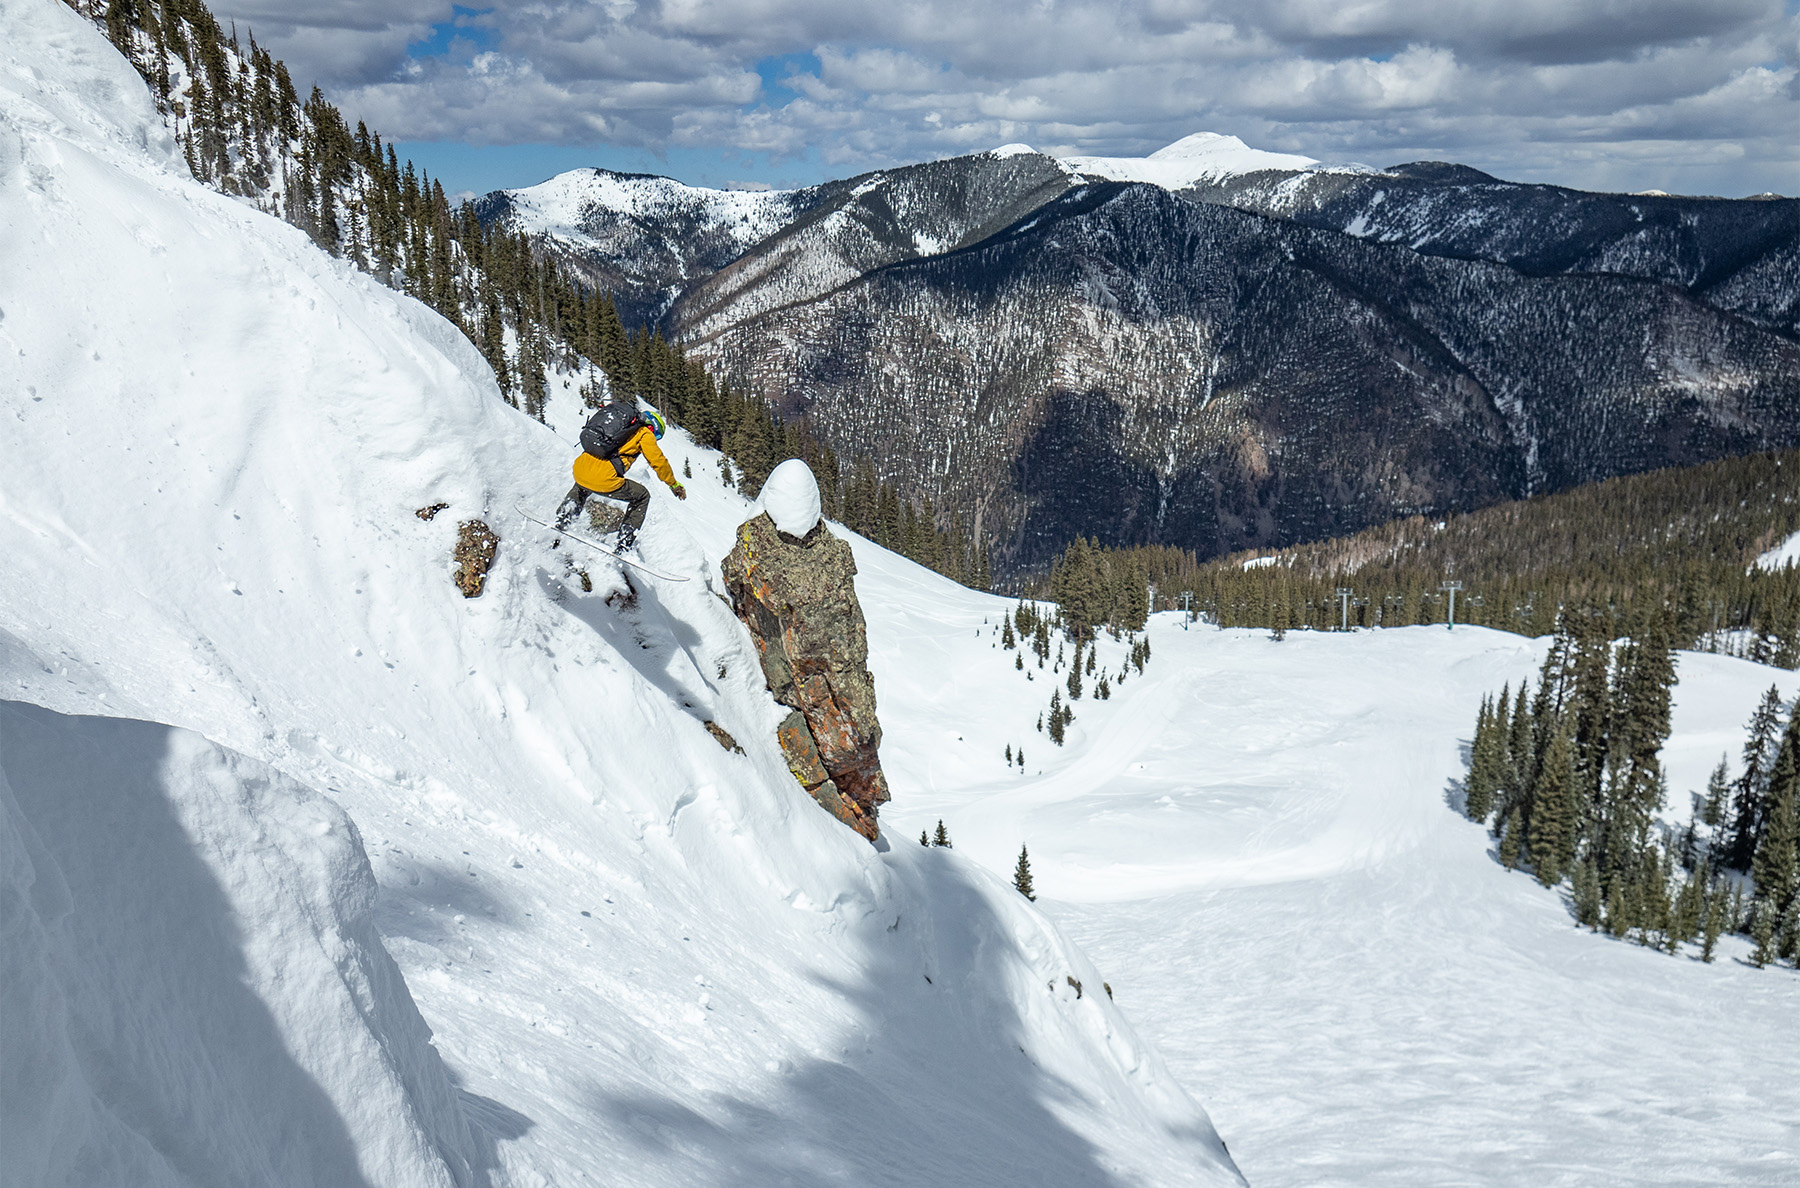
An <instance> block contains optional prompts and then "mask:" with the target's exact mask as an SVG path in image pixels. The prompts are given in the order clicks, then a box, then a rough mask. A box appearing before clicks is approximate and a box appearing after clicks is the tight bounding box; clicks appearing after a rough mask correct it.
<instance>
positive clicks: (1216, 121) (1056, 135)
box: [219, 0, 1800, 193]
mask: <svg viewBox="0 0 1800 1188" xmlns="http://www.w3.org/2000/svg"><path fill="white" fill-rule="evenodd" d="M454 13H455V10H453V9H452V7H451V5H450V4H448V3H438V2H437V0H368V2H366V3H352V2H351V0H325V2H324V3H311V4H307V5H304V6H302V5H298V4H295V3H292V0H288V2H285V3H283V2H280V0H226V3H225V4H224V5H222V6H221V8H220V10H219V16H220V18H221V19H222V20H229V19H231V18H233V17H235V18H236V19H237V20H238V21H239V24H240V26H242V25H244V24H246V23H248V24H251V25H253V26H254V27H255V29H256V32H257V36H258V37H259V39H261V40H262V41H263V42H264V44H266V45H268V46H270V48H272V49H274V50H275V52H277V53H278V54H281V55H282V56H283V57H285V58H287V59H288V61H289V65H290V67H292V68H293V69H294V72H295V75H296V81H297V82H298V83H300V84H301V85H302V87H304V86H305V85H307V84H308V83H310V82H311V81H312V80H314V79H317V80H318V81H320V82H321V83H322V84H323V85H324V86H325V87H326V89H327V91H328V92H329V93H330V94H331V95H332V96H333V97H334V98H335V99H336V100H337V101H338V102H339V103H340V104H342V105H343V106H344V107H345V108H346V114H347V115H350V116H351V117H352V118H356V117H362V118H366V119H367V120H368V121H369V122H370V124H371V126H372V127H375V128H378V129H380V131H381V132H382V133H383V134H384V135H386V136H388V137H390V138H397V139H403V140H417V139H450V140H466V141H470V142H474V143H526V142H531V143H538V142H543V143H560V144H574V145H595V144H599V143H605V144H609V145H614V146H619V147H648V148H655V149H660V148H664V147H681V148H695V149H708V148H714V149H718V150H721V151H738V152H750V153H763V154H771V155H773V156H776V157H782V156H798V155H801V154H805V153H809V152H810V153H814V154H816V155H817V157H818V159H819V160H820V161H822V162H824V163H826V164H827V165H829V166H831V167H832V168H834V169H837V168H842V169H846V170H853V169H855V168H873V167H877V166H882V165H889V164H894V163H898V162H902V161H909V160H921V159H929V158H931V157H934V156H940V155H946V154H950V153H957V152H966V151H970V150H971V149H978V148H984V147H990V145H989V142H990V141H991V142H992V143H993V144H998V143H1001V142H1003V141H1008V140H1022V141H1027V142H1029V143H1032V144H1037V145H1040V146H1045V147H1055V148H1062V149H1066V150H1071V151H1081V152H1092V153H1138V152H1147V151H1149V150H1152V149H1154V148H1157V147H1159V146H1160V145H1162V144H1166V143H1168V142H1170V141H1172V140H1175V139H1177V138H1179V137H1180V136H1182V135H1185V134H1187V133H1189V132H1193V131H1197V130H1201V129H1210V130H1216V131H1223V132H1230V133H1234V134H1236V135H1239V136H1241V137H1243V138H1244V139H1245V140H1247V141H1249V142H1250V143H1252V144H1257V145H1259V146H1262V147H1267V148H1272V149H1281V150H1287V151H1298V152H1304V153H1306V154H1308V155H1310V156H1314V157H1319V158H1323V159H1350V160H1363V161H1368V162H1370V163H1372V164H1389V163H1393V162H1395V161H1399V160H1406V159H1414V158H1415V157H1418V156H1427V155H1429V156H1437V157H1444V158H1449V159H1454V160H1460V161H1464V162H1466V163H1468V164H1472V165H1476V166H1478V167H1480V168H1484V169H1487V170H1489V171H1490V172H1495V173H1499V174H1502V175H1511V176H1520V177H1528V178H1531V179H1534V180H1539V179H1541V180H1558V181H1563V182H1565V183H1568V184H1575V185H1590V186H1622V187H1624V188H1630V189H1644V188H1649V187H1652V186H1654V187H1657V188H1662V189H1671V190H1673V189H1693V188H1696V187H1698V188H1703V189H1706V190H1709V191H1711V192H1720V193H1743V192H1749V191H1752V190H1760V189H1770V188H1774V189H1781V190H1784V191H1786V192H1794V191H1795V190H1797V189H1800V170H1797V169H1796V167H1795V156H1796V153H1795V149H1794V145H1793V142H1794V140H1795V139H1796V138H1795V137H1794V136H1793V134H1792V130H1793V129H1794V128H1795V127H1800V83H1797V82H1796V70H1795V66H1796V58H1797V57H1800V17H1790V16H1787V15H1785V14H1784V13H1783V5H1782V0H1434V2H1433V3H1430V4H1421V3H1418V2H1417V0H1266V2H1263V3H1252V2H1249V0H1239V2H1228V0H1123V2H1118V3H1115V2H1111V0H1041V2H1040V0H991V2H989V3H970V2H969V0H918V2H916V3H907V4H895V3H892V0H607V2H593V0H535V2H533V3H530V4H516V3H508V2H506V0H501V2H500V3H499V4H498V5H497V6H496V7H494V8H492V9H488V10H483V11H481V12H479V13H475V12H472V11H471V10H469V9H464V10H463V11H462V13H461V15H460V16H457V15H454ZM453 19H454V20H455V21H456V23H457V25H458V26H459V28H458V29H457V33H458V35H459V37H460V38H461V40H458V41H455V42H452V43H451V45H450V49H449V52H447V53H443V54H440V55H438V56H434V57H429V58H426V59H425V60H423V61H421V62H411V61H410V60H409V58H408V47H409V46H413V45H417V44H418V43H421V42H425V41H427V39H429V38H432V37H433V36H434V27H435V26H442V25H443V24H444V23H446V22H450V21H452V20H453ZM442 40H443V39H442V38H441V37H440V38H439V40H438V42H433V43H432V44H438V43H440V42H441V41H442ZM775 59H779V60H781V62H782V63H783V65H782V67H781V68H779V69H777V70H776V71H775V76H774V77H773V78H772V79H771V82H773V83H775V84H777V85H778V86H779V90H776V91H771V90H768V89H766V88H765V87H764V84H763V79H762V78H761V77H760V76H759V74H758V68H759V66H763V65H765V64H766V63H769V62H770V61H771V60H775ZM796 61H798V62H801V63H809V62H813V61H816V62H817V64H818V65H817V68H816V71H815V70H814V69H810V68H808V66H806V65H798V66H796V65H794V64H793V63H794V62H796ZM1609 146H1610V147H1609ZM1629 146H1635V147H1629Z"/></svg>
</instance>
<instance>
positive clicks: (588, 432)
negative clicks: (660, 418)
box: [581, 400, 644, 462]
mask: <svg viewBox="0 0 1800 1188" xmlns="http://www.w3.org/2000/svg"><path fill="white" fill-rule="evenodd" d="M643 424H644V422H643V419H642V418H641V417H639V416H638V409H637V403H636V402H635V401H628V400H615V401H613V402H612V403H611V404H603V405H601V406H600V411H599V412H597V413H595V414H594V415H593V416H591V417H589V418H588V423H587V424H586V425H583V426H582V427H581V448H582V449H583V450H586V451H587V452H588V453H590V454H592V455H593V456H594V457H596V458H604V459H606V460H607V461H608V462H613V461H616V460H617V458H618V454H619V451H620V450H621V449H622V448H624V445H625V443H626V442H628V441H630V440H631V435H632V434H634V433H636V432H637V431H638V430H639V429H640V428H642V427H643Z"/></svg>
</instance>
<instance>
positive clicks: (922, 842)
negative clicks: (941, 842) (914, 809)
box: [919, 829, 931, 846]
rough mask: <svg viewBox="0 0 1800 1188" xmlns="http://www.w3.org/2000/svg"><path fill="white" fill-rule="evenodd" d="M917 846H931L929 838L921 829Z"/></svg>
mask: <svg viewBox="0 0 1800 1188" xmlns="http://www.w3.org/2000/svg"><path fill="white" fill-rule="evenodd" d="M919 844H920V845H922V846H929V845H930V844H931V836H930V835H929V834H927V833H926V832H925V831H924V830H923V829H921V830H919Z"/></svg>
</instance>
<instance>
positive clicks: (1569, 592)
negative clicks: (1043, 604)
mask: <svg viewBox="0 0 1800 1188" xmlns="http://www.w3.org/2000/svg"><path fill="white" fill-rule="evenodd" d="M1795 532H1800V450H1782V451H1773V452H1768V453H1761V454H1752V455H1748V456H1746V457H1742V458H1727V459H1722V460H1720V461H1717V462H1706V463H1702V464H1700V465H1698V466H1689V467H1679V468H1670V469H1666V470H1658V471H1653V472H1651V473H1649V474H1641V475H1633V476H1630V477H1627V478H1617V479H1608V480H1606V481H1604V482H1599V483H1592V484H1589V485H1587V486H1582V487H1577V488H1575V489H1573V490H1570V491H1564V492H1561V493H1559V494H1556V495H1545V496H1540V497H1538V498H1534V499H1524V500H1519V501H1517V502H1513V503H1506V504H1502V505H1500V506H1498V507H1491V508H1485V509H1483V510H1481V511H1476V512H1470V513H1466V514H1462V515H1452V516H1447V517H1443V518H1441V519H1439V518H1432V517H1425V516H1412V517H1408V518H1406V519H1402V520H1395V521H1393V522H1391V523H1387V524H1383V525H1381V526H1379V527H1376V528H1371V529H1368V530H1366V531H1363V532H1359V533H1356V534H1354V535H1351V536H1346V537H1341V538H1338V539H1334V540H1327V541H1323V542H1320V543H1318V544H1309V545H1301V546H1298V547H1295V548H1291V549H1282V550H1280V551H1277V552H1269V553H1237V554H1233V555H1231V556H1228V557H1224V558H1221V559H1218V560H1214V561H1210V562H1204V563H1202V562H1201V561H1199V560H1198V559H1197V558H1196V557H1195V556H1194V555H1193V554H1192V553H1188V552H1183V551H1181V550H1176V549H1166V548H1152V549H1125V550H1108V549H1104V548H1099V547H1096V546H1093V545H1092V544H1091V542H1086V541H1082V542H1077V543H1078V545H1079V547H1073V546H1072V547H1071V548H1070V549H1069V550H1067V551H1065V552H1064V554H1063V555H1062V556H1061V557H1060V558H1059V559H1058V561H1057V564H1056V566H1055V567H1054V568H1053V570H1052V572H1051V574H1050V575H1049V577H1047V578H1044V579H1039V580H1038V581H1037V582H1034V583H1031V584H1029V587H1028V588H1030V589H1032V590H1034V591H1042V592H1046V593H1048V592H1049V591H1051V590H1053V589H1056V588H1057V586H1058V584H1059V583H1060V584H1067V582H1068V581H1069V578H1068V576H1067V573H1068V571H1069V570H1070V569H1071V568H1080V567H1082V566H1089V565H1093V564H1096V563H1098V562H1099V561H1101V560H1104V561H1105V563H1106V564H1108V565H1110V566H1114V567H1118V566H1122V565H1127V564H1129V565H1131V566H1135V567H1137V568H1138V569H1140V570H1141V571H1142V572H1143V573H1144V574H1145V576H1146V578H1147V580H1148V581H1149V582H1150V583H1152V585H1153V586H1154V588H1155V592H1156V600H1157V603H1158V606H1159V608H1161V609H1177V608H1180V607H1181V606H1182V605H1183V599H1182V594H1183V592H1184V591H1185V592H1188V593H1189V594H1190V595H1191V598H1190V599H1189V600H1188V602H1189V605H1191V608H1192V610H1193V612H1194V613H1195V614H1197V615H1202V616H1204V617H1206V618H1207V619H1209V620H1211V621H1213V622H1216V623H1218V624H1220V625H1221V626H1227V627H1259V628H1268V629H1270V630H1286V629H1288V628H1290V627H1292V628H1300V627H1311V628H1314V629H1317V630H1328V629H1334V628H1336V627H1338V626H1339V625H1340V624H1342V623H1344V622H1345V621H1346V620H1347V621H1348V623H1349V625H1350V626H1352V627H1394V626H1408V625H1412V624H1418V623H1442V622H1445V621H1446V620H1447V619H1448V616H1449V610H1450V591H1449V590H1447V589H1444V588H1443V587H1444V586H1445V585H1447V584H1448V583H1450V582H1460V583H1461V588H1460V589H1459V590H1458V591H1457V592H1456V621H1457V622H1459V623H1479V624H1483V625H1486V626H1490V627H1498V628H1500V629H1502V630H1506V631H1518V632H1521V633H1523V634H1526V635H1544V634H1548V633H1549V632H1551V631H1554V630H1555V629H1556V627H1557V624H1558V621H1559V620H1558V615H1559V612H1560V611H1561V610H1562V609H1563V608H1565V607H1570V606H1576V605H1582V606H1590V607H1596V608H1606V610H1607V614H1608V617H1609V620H1610V619H1616V620H1618V622H1619V624H1620V631H1621V632H1622V631H1623V624H1624V622H1625V621H1626V620H1628V619H1629V618H1630V617H1631V616H1632V615H1634V614H1640V613H1644V612H1646V611H1657V612H1661V611H1666V612H1667V614H1668V616H1669V618H1668V625H1667V629H1668V631H1669V633H1670V638H1671V640H1672V642H1673V643H1674V644H1675V646H1678V647H1684V648H1698V649H1701V650H1705V651H1715V652H1728V653H1731V654H1734V655H1742V656H1746V657H1749V658H1752V659H1756V660H1761V661H1764V662H1766V663H1773V664H1777V665H1780V666H1782V667H1785V668H1792V667H1794V666H1795V665H1796V663H1800V567H1792V566H1790V567H1787V568H1771V569H1764V568H1761V567H1758V566H1756V565H1754V564H1753V563H1754V561H1755V560H1756V558H1757V557H1758V556H1759V555H1761V554H1762V553H1763V552H1765V551H1767V550H1769V549H1771V548H1773V547H1774V546H1776V545H1778V544H1780V543H1781V542H1782V541H1783V540H1784V539H1786V538H1787V537H1788V536H1790V535H1792V534H1793V533H1795ZM1340 590H1342V591H1348V593H1347V594H1346V595H1343V596H1340V594H1339V591H1340Z"/></svg>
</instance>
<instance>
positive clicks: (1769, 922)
mask: <svg viewBox="0 0 1800 1188" xmlns="http://www.w3.org/2000/svg"><path fill="white" fill-rule="evenodd" d="M1775 926H1776V915H1775V905H1774V904H1772V903H1770V902H1769V901H1768V900H1767V899H1765V898H1761V897H1759V898H1758V899H1757V901H1756V905H1755V906H1754V907H1752V908H1751V909H1750V939H1751V940H1752V941H1754V942H1755V943H1756V948H1755V949H1754V950H1752V951H1751V953H1750V964H1752V965H1754V966H1756V968H1758V969H1761V968H1762V967H1763V966H1765V965H1767V964H1768V963H1769V962H1771V961H1773V960H1775Z"/></svg>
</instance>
